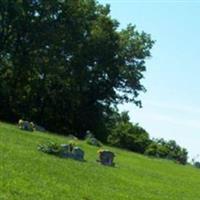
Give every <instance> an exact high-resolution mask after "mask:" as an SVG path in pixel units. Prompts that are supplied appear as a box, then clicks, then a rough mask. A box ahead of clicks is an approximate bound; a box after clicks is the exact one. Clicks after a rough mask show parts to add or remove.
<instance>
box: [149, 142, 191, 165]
mask: <svg viewBox="0 0 200 200" xmlns="http://www.w3.org/2000/svg"><path fill="white" fill-rule="evenodd" d="M145 154H146V155H149V156H155V157H158V158H167V159H170V160H175V161H176V162H178V163H180V164H186V163H187V154H188V152H187V150H186V149H185V148H181V147H180V146H179V145H178V144H176V142H175V141H174V140H170V141H165V140H164V139H156V140H153V141H152V142H151V144H150V145H149V146H148V148H147V149H146V151H145Z"/></svg>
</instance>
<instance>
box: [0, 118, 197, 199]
mask: <svg viewBox="0 0 200 200" xmlns="http://www.w3.org/2000/svg"><path fill="white" fill-rule="evenodd" d="M48 140H53V141H56V142H58V143H66V142H67V141H68V138H66V137H61V136H57V135H52V134H48V133H39V132H33V133H30V132H26V131H21V130H19V129H18V128H17V127H16V126H13V125H9V124H5V123H1V122H0V200H126V199H129V200H199V199H200V170H198V169H195V168H192V167H191V166H181V165H177V164H174V163H173V162H170V161H166V160H158V159H151V158H148V157H145V156H142V155H139V154H135V153H131V152H128V151H122V150H119V149H115V148H110V147H107V148H108V149H111V150H112V151H114V152H115V154H116V155H117V156H116V167H115V168H112V167H105V166H101V165H100V164H98V163H97V162H96V161H95V160H96V159H97V150H98V148H96V147H93V146H89V145H87V144H86V143H85V142H83V141H78V145H79V146H80V147H82V148H83V149H84V151H85V153H86V155H85V159H86V162H79V161H75V160H71V159H61V158H57V157H55V156H51V155H47V154H44V153H42V152H39V151H38V150H37V145H38V144H39V143H42V142H45V141H48ZM105 148H106V147H105Z"/></svg>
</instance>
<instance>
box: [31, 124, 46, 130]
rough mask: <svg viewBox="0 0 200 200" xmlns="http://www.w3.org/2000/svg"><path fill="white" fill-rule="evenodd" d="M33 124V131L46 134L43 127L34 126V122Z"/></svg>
mask: <svg viewBox="0 0 200 200" xmlns="http://www.w3.org/2000/svg"><path fill="white" fill-rule="evenodd" d="M31 123H32V126H33V129H34V131H39V132H46V129H45V128H44V127H42V126H39V125H37V124H34V123H33V122H31Z"/></svg>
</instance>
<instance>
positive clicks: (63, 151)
mask: <svg viewBox="0 0 200 200" xmlns="http://www.w3.org/2000/svg"><path fill="white" fill-rule="evenodd" d="M18 126H19V128H20V129H22V130H26V131H42V132H44V131H45V129H44V128H43V127H41V126H38V125H36V124H34V123H33V122H29V121H24V120H22V119H20V120H19V121H18ZM95 142H96V141H95ZM95 144H96V143H95ZM39 149H40V150H41V151H43V152H45V151H49V152H48V153H51V151H53V148H52V149H51V148H49V149H46V150H44V147H42V146H41V147H40V148H39ZM52 153H53V152H52ZM98 153H99V159H98V160H97V161H98V162H100V163H101V164H103V165H108V166H114V165H115V164H114V157H115V155H114V153H113V152H111V151H109V150H100V151H98ZM59 156H60V157H62V158H73V159H75V160H80V161H81V160H84V151H83V150H82V149H81V148H80V147H73V145H71V144H61V145H60V153H59Z"/></svg>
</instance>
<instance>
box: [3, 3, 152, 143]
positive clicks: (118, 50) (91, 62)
mask: <svg viewBox="0 0 200 200" xmlns="http://www.w3.org/2000/svg"><path fill="white" fill-rule="evenodd" d="M118 28H119V23H118V22H117V21H116V20H115V19H112V18H111V17H110V9H109V6H102V5H100V4H99V3H97V2H96V1H95V0H86V1H83V0H76V1H74V0H68V1H60V0H54V1H35V0H29V1H14V0H11V1H10V0H0V83H1V84H0V97H1V98H0V118H1V119H3V120H8V121H13V122H16V121H17V120H18V119H19V118H21V117H22V118H24V119H27V120H28V121H34V122H35V123H36V124H40V125H42V126H44V127H46V128H47V129H48V130H51V131H55V132H58V133H62V134H66V133H67V134H74V133H76V136H78V137H79V138H84V137H85V135H84V133H85V132H86V130H91V131H92V132H93V133H94V134H95V136H96V137H97V138H98V139H101V140H106V137H107V135H106V134H107V129H106V126H105V121H106V119H107V115H108V113H109V112H110V109H111V105H117V104H118V103H121V102H133V103H135V104H136V105H138V106H140V105H141V102H140V100H139V99H138V95H139V93H140V92H143V91H145V88H144V87H143V85H142V84H141V80H142V78H143V72H144V71H145V60H146V58H148V57H150V50H151V48H152V45H153V43H154V42H153V41H152V40H151V37H150V35H148V34H146V33H144V32H141V33H140V32H138V31H137V30H136V27H135V26H132V25H129V26H128V27H127V28H126V29H123V30H121V31H119V29H118ZM91 119H92V120H91ZM104 133H105V135H104Z"/></svg>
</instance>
